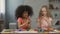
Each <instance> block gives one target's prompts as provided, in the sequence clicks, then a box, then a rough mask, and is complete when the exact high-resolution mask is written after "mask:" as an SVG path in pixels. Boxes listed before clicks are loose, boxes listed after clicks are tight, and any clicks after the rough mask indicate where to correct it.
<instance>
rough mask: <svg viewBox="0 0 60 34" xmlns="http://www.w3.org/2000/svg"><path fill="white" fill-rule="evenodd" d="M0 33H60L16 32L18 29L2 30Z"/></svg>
mask: <svg viewBox="0 0 60 34" xmlns="http://www.w3.org/2000/svg"><path fill="white" fill-rule="evenodd" d="M1 33H60V31H58V30H57V31H54V32H37V31H34V30H33V29H31V30H30V31H18V29H3V31H2V32H1Z"/></svg>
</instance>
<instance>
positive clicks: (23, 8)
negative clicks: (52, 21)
mask: <svg viewBox="0 0 60 34" xmlns="http://www.w3.org/2000/svg"><path fill="white" fill-rule="evenodd" d="M24 11H26V12H28V16H32V15H33V9H32V7H30V6H28V5H20V6H18V8H17V9H16V13H15V15H16V18H17V19H18V18H19V17H21V18H22V14H23V13H24Z"/></svg>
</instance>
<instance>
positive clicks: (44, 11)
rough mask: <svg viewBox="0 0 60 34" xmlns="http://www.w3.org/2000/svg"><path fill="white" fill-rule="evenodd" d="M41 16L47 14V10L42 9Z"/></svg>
mask: <svg viewBox="0 0 60 34" xmlns="http://www.w3.org/2000/svg"><path fill="white" fill-rule="evenodd" d="M42 14H43V15H46V14H47V10H46V8H45V7H44V8H42Z"/></svg>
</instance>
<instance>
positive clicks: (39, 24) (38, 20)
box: [37, 19, 41, 27]
mask: <svg viewBox="0 0 60 34" xmlns="http://www.w3.org/2000/svg"><path fill="white" fill-rule="evenodd" d="M37 22H38V23H37V24H38V27H41V23H40V19H37Z"/></svg>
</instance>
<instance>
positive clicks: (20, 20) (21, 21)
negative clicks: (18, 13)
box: [18, 18, 29, 29]
mask: <svg viewBox="0 0 60 34" xmlns="http://www.w3.org/2000/svg"><path fill="white" fill-rule="evenodd" d="M27 19H28V20H29V18H27ZM19 22H20V23H21V24H24V23H25V22H24V21H23V19H22V18H18V23H19ZM28 27H29V24H27V25H24V26H23V27H21V29H27V28H28Z"/></svg>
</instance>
